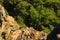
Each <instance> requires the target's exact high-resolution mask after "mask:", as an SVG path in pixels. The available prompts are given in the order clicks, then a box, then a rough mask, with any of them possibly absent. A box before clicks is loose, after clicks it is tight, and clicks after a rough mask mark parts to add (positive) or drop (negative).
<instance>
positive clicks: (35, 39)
mask: <svg viewBox="0 0 60 40" xmlns="http://www.w3.org/2000/svg"><path fill="white" fill-rule="evenodd" d="M46 38H47V34H46V33H44V32H43V31H36V30H35V29H33V28H32V27H30V28H28V27H25V28H21V29H19V25H18V24H17V22H16V21H15V20H14V18H13V17H12V16H9V15H8V14H6V12H5V10H4V7H3V6H1V5H0V40H42V39H43V40H46Z"/></svg>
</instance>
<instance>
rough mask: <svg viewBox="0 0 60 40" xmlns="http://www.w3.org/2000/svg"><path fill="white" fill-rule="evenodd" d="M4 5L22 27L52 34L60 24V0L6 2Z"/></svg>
mask: <svg viewBox="0 0 60 40" xmlns="http://www.w3.org/2000/svg"><path fill="white" fill-rule="evenodd" d="M2 4H3V5H4V7H5V8H6V10H7V11H8V12H9V14H10V15H11V16H13V17H14V18H15V19H16V21H17V22H18V23H19V25H20V26H21V27H24V26H28V27H31V26H32V27H34V28H35V29H37V30H43V31H45V32H47V33H50V32H51V31H52V30H53V29H54V27H55V26H56V25H57V24H60V0H6V1H5V0H4V1H3V2H2Z"/></svg>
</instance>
